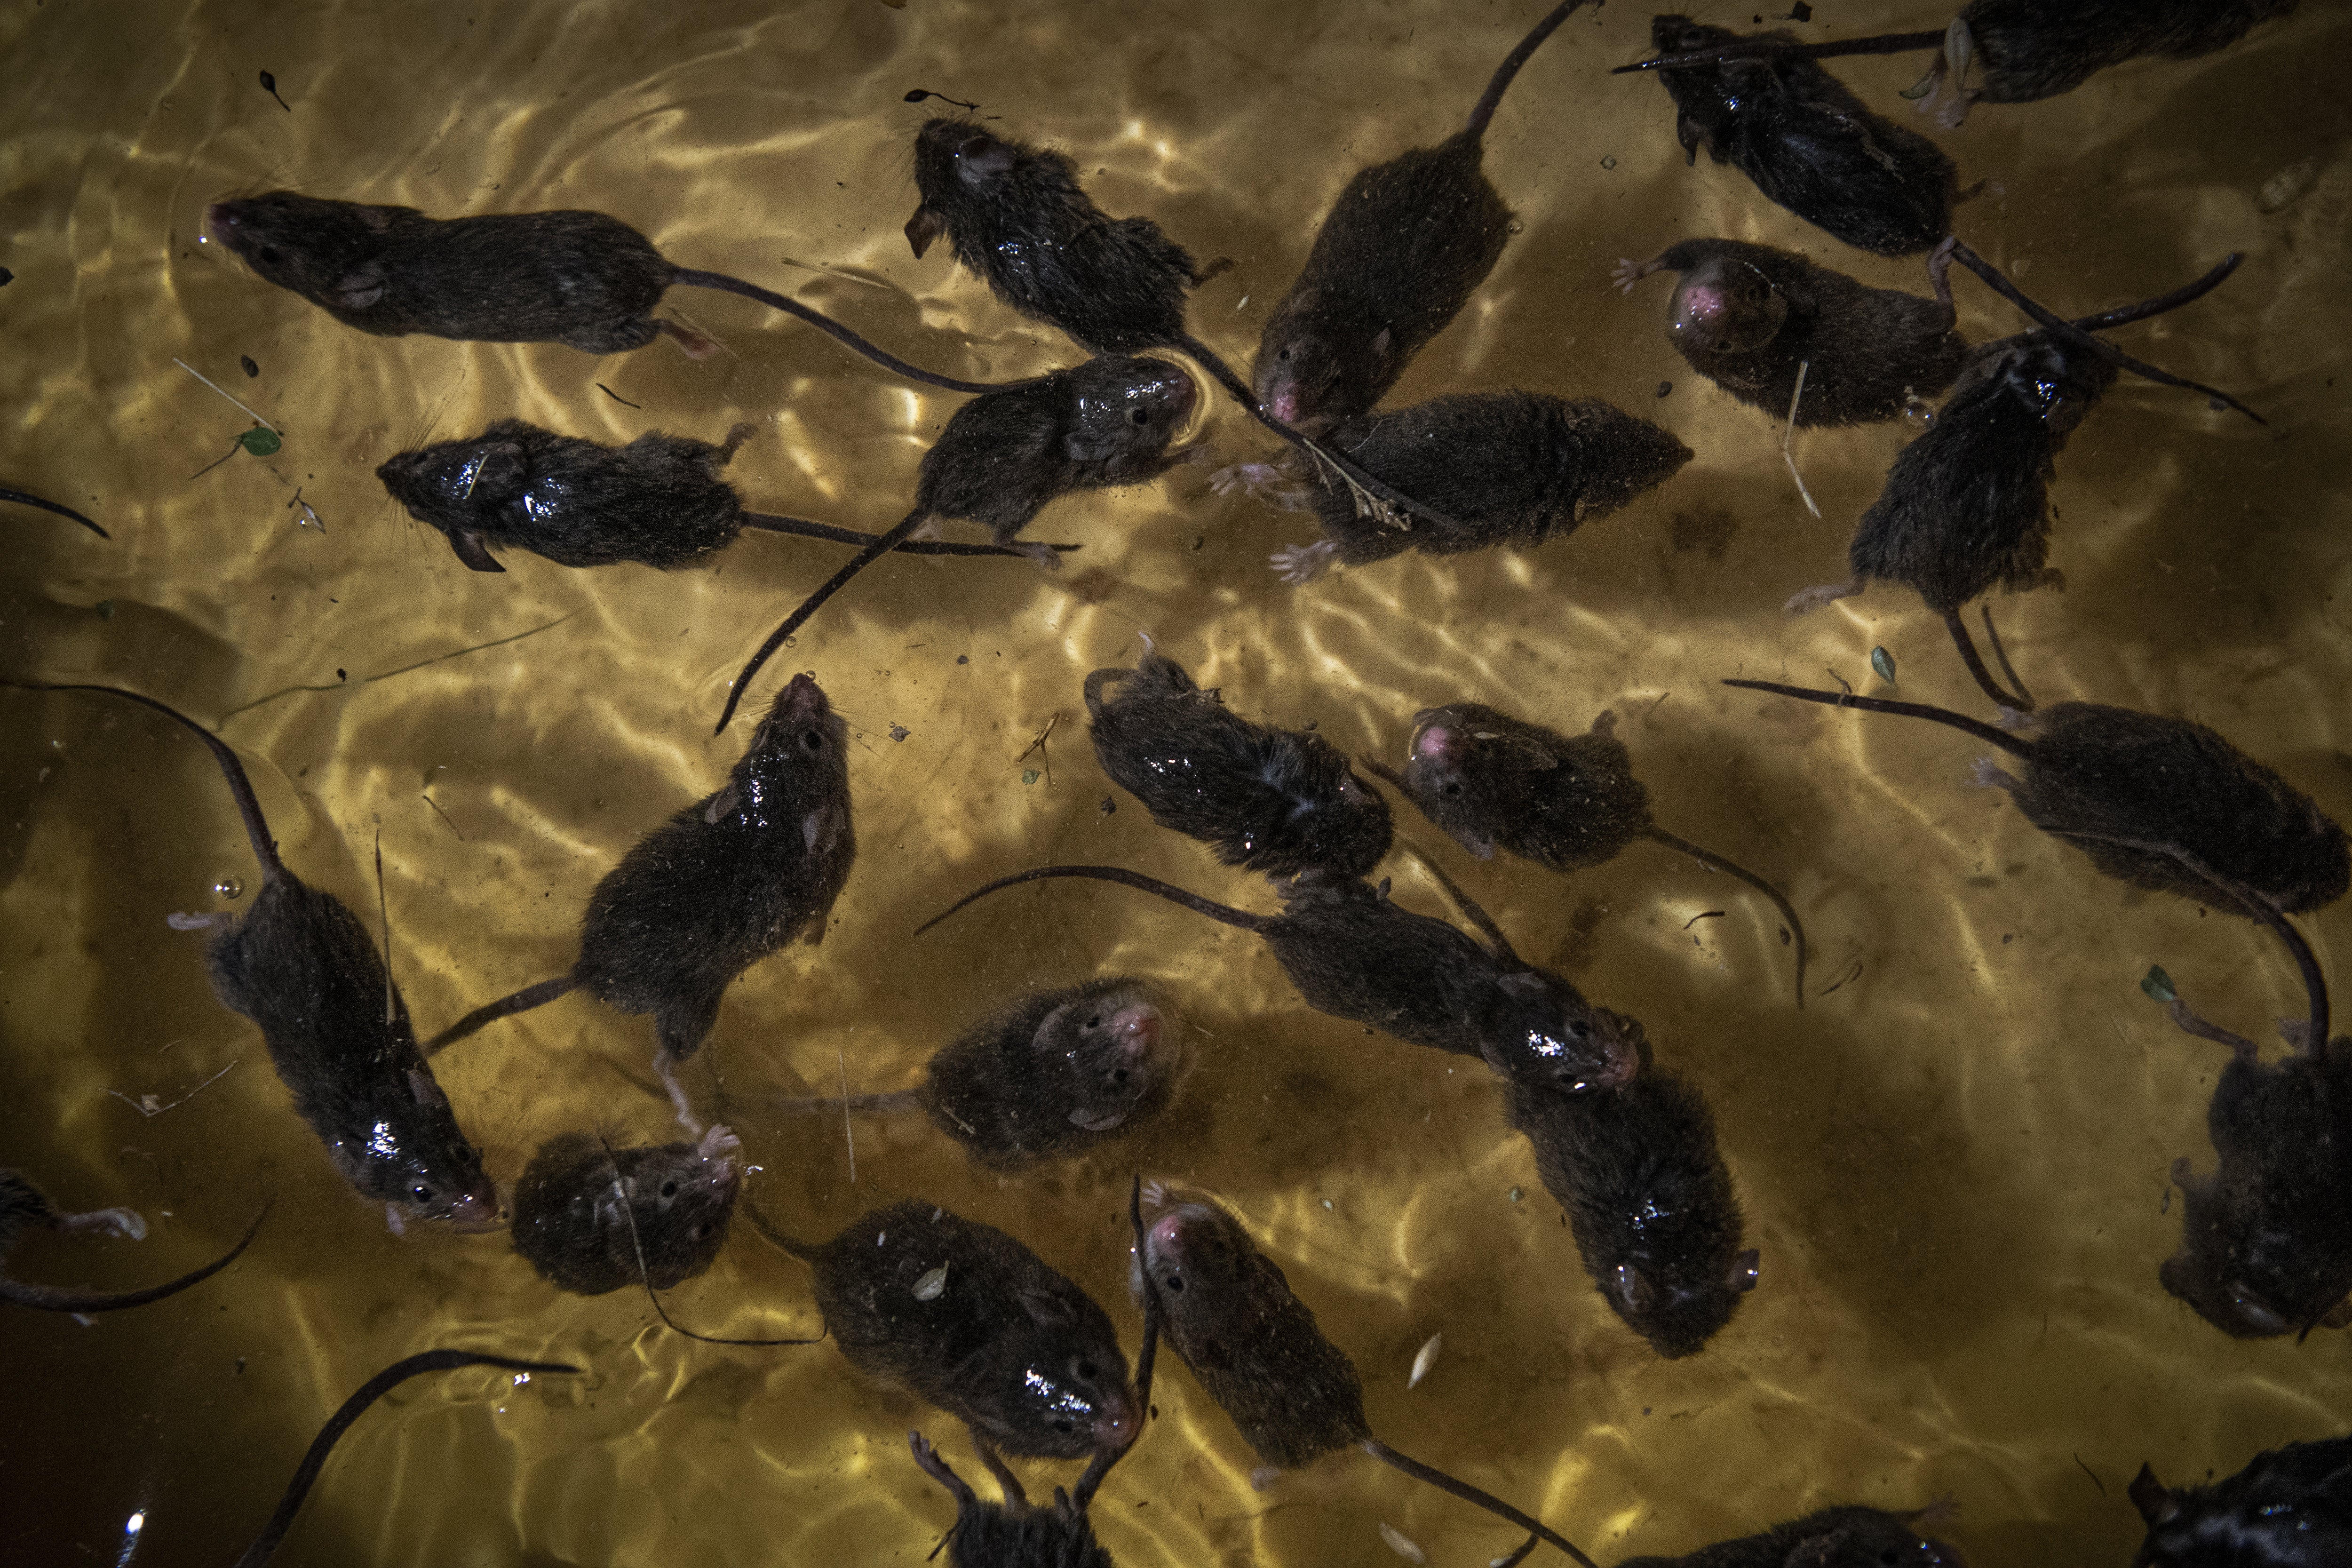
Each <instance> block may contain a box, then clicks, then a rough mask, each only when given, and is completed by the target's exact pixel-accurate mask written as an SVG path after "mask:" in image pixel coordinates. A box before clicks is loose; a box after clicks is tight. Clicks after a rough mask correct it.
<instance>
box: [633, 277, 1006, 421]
mask: <svg viewBox="0 0 2352 1568" xmlns="http://www.w3.org/2000/svg"><path fill="white" fill-rule="evenodd" d="M670 281H671V282H673V283H683V284H685V285H686V286H687V287H688V288H689V289H724V290H726V291H727V292H728V293H730V294H740V295H742V296H743V297H744V298H745V299H747V300H758V301H760V303H761V304H762V305H765V306H767V307H768V308H769V309H771V310H782V311H783V312H784V314H786V315H788V316H798V317H799V318H800V319H801V320H802V321H806V322H807V323H808V324H809V325H810V326H812V327H814V328H815V329H816V330H817V331H821V332H824V333H826V334H827V335H829V336H830V337H832V338H833V340H834V341H835V342H838V343H840V344H841V345H842V346H843V347H845V348H846V349H848V350H849V351H850V352H851V353H859V354H863V355H865V356H866V358H867V359H870V360H872V361H873V362H874V363H876V364H878V365H880V366H881V367H882V368H883V369H885V370H887V371H890V372H893V373H894V374H898V375H903V376H905V377H906V378H907V379H908V381H919V382H921V383H922V384H924V385H926V386H938V387H944V388H946V389H947V390H948V391H950V392H1003V391H1004V390H1005V389H1006V388H1007V387H1013V386H1026V385H1028V384H1029V382H1030V381H1033V380H1034V379H1036V378H1035V377H1034V376H1033V377H1029V378H1027V379H1026V380H1022V381H959V380H957V379H956V378H955V377H954V376H951V375H940V374H938V373H936V372H934V371H928V370H925V369H923V368H922V367H921V366H919V365H911V364H908V363H907V362H906V361H905V360H902V359H900V358H899V357H898V355H897V354H894V353H890V352H889V351H888V350H887V349H884V348H882V347H880V346H878V345H877V344H875V343H870V342H866V340H865V339H864V338H861V337H859V336H858V335H857V334H856V332H853V331H850V330H849V329H848V328H847V327H845V326H843V325H842V324H841V323H840V322H839V321H835V320H834V319H833V318H832V317H831V316H828V315H826V314H824V312H823V311H821V310H810V309H809V308H808V307H807V306H806V305H803V304H802V303H801V302H800V301H799V300H792V299H787V298H785V297H784V296H783V295H782V294H779V293H777V292H775V291H774V290H773V289H762V288H761V287H760V286H759V285H758V284H757V283H746V282H744V281H743V279H740V278H730V277H728V276H727V275H726V274H725V273H724V272H701V271H698V270H696V269H695V268H691V267H681V268H678V269H677V273H676V274H675V275H674V276H673V277H672V278H671V279H670Z"/></svg>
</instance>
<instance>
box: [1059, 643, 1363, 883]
mask: <svg viewBox="0 0 2352 1568" xmlns="http://www.w3.org/2000/svg"><path fill="white" fill-rule="evenodd" d="M1086 697H1087V734H1088V736H1089V737H1091V738H1092V740H1093V741H1094V744H1095V760H1096V761H1097V762H1098V763H1101V764H1102V770H1103V772H1104V773H1108V774H1109V775H1110V780H1111V782H1112V783H1113V784H1117V785H1118V786H1119V787H1120V788H1121V789H1123V790H1125V791H1127V792H1128V794H1129V795H1133V796H1135V797H1136V798H1137V799H1138V800H1139V801H1141V802H1142V803H1143V808H1144V809H1145V810H1146V811H1149V812H1150V814H1151V820H1152V821H1154V822H1156V823H1158V824H1159V825H1160V826H1162V827H1165V828H1169V829H1171V830H1172V831H1174V832H1177V833H1181V834H1183V835H1184V836H1185V837H1189V838H1197V839H1199V840H1200V841H1201V842H1202V843H1203V844H1206V845H1208V846H1209V847H1212V848H1213V849H1214V850H1216V852H1217V858H1218V859H1220V860H1222V861H1223V862H1224V863H1225V864H1226V865H1228V866H1245V867H1247V868H1249V869H1251V870H1253V871H1263V872H1265V874H1266V875H1267V876H1270V877H1276V878H1280V877H1288V876H1293V875H1296V874H1297V873H1298V872H1300V871H1304V870H1307V869H1308V868H1322V869H1324V870H1327V871H1331V872H1335V873H1337V874H1338V875H1340V876H1343V877H1360V876H1363V875H1364V874H1365V873H1367V872H1369V871H1370V870H1371V868H1373V867H1375V866H1377V865H1379V864H1380V863H1381V857H1382V856H1384V855H1386V854H1387V853H1388V852H1389V839H1390V835H1391V828H1390V823H1389V804H1388V802H1387V801H1386V800H1385V799H1383V798H1382V797H1381V794H1380V792H1379V791H1378V790H1375V789H1373V788H1371V787H1370V785H1368V784H1365V783H1364V781H1363V780H1361V779H1360V778H1358V777H1357V776H1356V774H1355V773H1354V771H1353V770H1352V769H1351V768H1349V765H1348V756H1347V753H1346V752H1342V751H1340V750H1339V748H1338V747H1337V746H1334V745H1333V744H1331V742H1328V741H1327V740H1325V739H1323V737H1322V736H1320V735H1317V734H1313V733H1310V732H1309V731H1304V730H1276V729H1275V728H1273V727H1272V726H1270V725H1266V724H1255V723H1252V722H1251V721H1249V720H1247V719H1244V718H1243V717H1241V715H1239V714H1237V713H1235V712H1234V710H1232V709H1230V708H1227V707H1226V706H1225V704H1224V700H1223V696H1222V694H1221V693H1219V692H1215V691H1203V690H1202V689H1200V688H1199V687H1198V686H1196V685H1194V684H1193V682H1192V677H1191V676H1189V675H1187V674H1185V673H1184V668H1183V667H1182V666H1181V665H1180V664H1178V663H1177V662H1176V661H1175V660H1174V659H1172V658H1169V657H1168V656H1167V655H1166V654H1164V653H1161V652H1160V651H1159V650H1158V649H1157V648H1155V647H1152V646H1151V642H1150V638H1149V637H1147V638H1145V639H1144V655H1143V658H1142V660H1141V662H1140V663H1139V664H1138V665H1137V666H1136V667H1135V668H1133V669H1122V668H1117V667H1113V668H1108V669H1097V670H1096V671H1095V672H1094V673H1093V674H1091V675H1089V676H1087V687H1086Z"/></svg>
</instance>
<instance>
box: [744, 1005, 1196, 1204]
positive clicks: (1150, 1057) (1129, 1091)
mask: <svg viewBox="0 0 2352 1568" xmlns="http://www.w3.org/2000/svg"><path fill="white" fill-rule="evenodd" d="M1191 1066H1192V1052H1191V1051H1190V1050H1189V1049H1187V1048H1186V1046H1185V1043H1184V1037H1183V1033H1182V1031H1181V1029H1180V1028H1179V1027H1178V1026H1177V1024H1176V1021H1175V1020H1174V1019H1173V1018H1171V1017H1170V1016H1169V1015H1168V1012H1167V1010H1166V1009H1165V1008H1164V1007H1163V1006H1162V1005H1160V1002H1159V1001H1158V999H1157V998H1156V996H1155V995H1154V994H1153V992H1152V991H1151V989H1150V987H1149V986H1147V985H1146V984H1144V983H1143V982H1142V981H1139V980H1136V979H1133V978H1131V977H1129V976H1128V975H1123V974H1121V975H1111V976H1108V977H1107V978H1104V979H1101V980H1090V981H1087V983H1086V984H1083V985H1071V986H1066V987H1063V988H1062V989H1060V990H1055V991H1038V992H1033V993H1031V994H1029V995H1026V996H1024V997H1022V998H1020V999H1019V1000H1018V1001H1015V1002H1013V1003H1012V1004H1010V1005H1006V1006H1004V1007H1001V1008H999V1009H997V1011H996V1012H994V1013H992V1014H991V1015H990V1016H988V1017H986V1018H984V1019H982V1020H981V1022H979V1023H977V1024H975V1025H973V1026H971V1028H969V1029H967V1030H965V1031H964V1032H963V1033H962V1034H961V1035H959V1036H957V1037H955V1038H954V1039H953V1040H951V1041H950V1042H949V1043H948V1044H946V1045H944V1046H942V1047H940V1049H939V1051H938V1052H937V1054H935V1055H934V1056H933V1057H932V1058H931V1059H930V1065H929V1069H928V1071H927V1073H926V1075H925V1078H924V1081H923V1082H922V1084H921V1085H920V1086H919V1087H918V1088H915V1089H900V1090H898V1092H896V1093H892V1094H856V1095H848V1096H838V1095H836V1096H835V1097H833V1098H831V1099H825V1098H823V1097H821V1096H812V1097H808V1098H805V1099H796V1100H784V1101H782V1109H783V1110H789V1111H798V1112H815V1111H825V1110H868V1111H897V1110H916V1109H920V1110H922V1111H923V1112H924V1113H925V1114H927V1115H928V1116H929V1117H930V1119H931V1121H932V1122H933V1123H934V1124H935V1125H937V1126H938V1128H939V1130H940V1131H942V1132H944V1133H946V1134H947V1135H948V1136H949V1137H950V1138H952V1139H954V1140H955V1141H956V1142H959V1143H961V1144H962V1145H963V1146H964V1149H965V1151H966V1152H968V1153H970V1154H971V1157H972V1158H973V1159H975V1160H977V1161H979V1162H980V1163H982V1165H985V1166H987V1167H988V1168H989V1169H991V1170H993V1171H1018V1170H1024V1169H1026V1168H1027V1167H1029V1166H1032V1165H1035V1164H1038V1163H1041V1162H1043V1161H1046V1160H1065V1159H1074V1158H1076V1157H1077V1156H1078V1155H1081V1154H1084V1153H1086V1152H1087V1151H1089V1150H1091V1149H1093V1148H1095V1147H1097V1145H1099V1144H1103V1143H1108V1142H1111V1141H1112V1140H1114V1139H1118V1138H1124V1137H1126V1136H1127V1135H1128V1134H1129V1133H1131V1132H1133V1131H1135V1130H1136V1129H1137V1128H1139V1127H1140V1126H1142V1125H1144V1124H1145V1123H1147V1122H1149V1121H1151V1119H1152V1118H1154V1117H1156V1116H1158V1115H1159V1114H1160V1112H1161V1111H1163V1110H1167V1109H1168V1105H1169V1102H1170V1101H1171V1100H1174V1099H1175V1097H1176V1088H1177V1085H1178V1084H1180V1083H1181V1082H1182V1081H1183V1078H1184V1074H1185V1072H1186V1071H1187V1069H1189V1068H1190V1067H1191Z"/></svg>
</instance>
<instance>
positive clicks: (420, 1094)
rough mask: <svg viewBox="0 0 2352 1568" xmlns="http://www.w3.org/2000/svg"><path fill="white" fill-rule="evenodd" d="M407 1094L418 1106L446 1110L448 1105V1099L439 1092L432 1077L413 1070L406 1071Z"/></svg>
mask: <svg viewBox="0 0 2352 1568" xmlns="http://www.w3.org/2000/svg"><path fill="white" fill-rule="evenodd" d="M408 1092H409V1094H410V1095H411V1096H412V1097H413V1098H414V1099H415V1101H416V1103H417V1104H419V1105H431V1106H437V1107H441V1108H444V1109H446V1107H447V1106H448V1103H449V1097H448V1096H447V1095H446V1094H443V1093H442V1092H441V1086H440V1085H439V1084H437V1083H436V1082H434V1081H433V1075H432V1074H431V1073H429V1072H421V1071H419V1070H418V1069H416V1068H409V1069H408Z"/></svg>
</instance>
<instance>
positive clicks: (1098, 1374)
mask: <svg viewBox="0 0 2352 1568" xmlns="http://www.w3.org/2000/svg"><path fill="white" fill-rule="evenodd" d="M954 1287H955V1277H954V1275H953V1274H952V1273H950V1275H949V1277H948V1288H949V1289H954ZM980 1363H985V1368H984V1370H981V1369H980ZM972 1364H973V1366H974V1368H975V1369H976V1371H978V1375H976V1376H975V1377H974V1378H973V1380H972V1382H971V1386H969V1387H968V1388H967V1389H966V1390H965V1391H964V1393H963V1395H962V1401H961V1404H960V1405H958V1406H957V1408H958V1411H959V1413H960V1414H961V1415H964V1416H965V1417H966V1418H967V1419H969V1420H970V1421H971V1424H972V1426H973V1429H974V1430H975V1431H976V1432H978V1433H979V1434H980V1435H981V1436H983V1437H985V1438H987V1439H989V1440H990V1441H992V1442H994V1443H995V1444H996V1445H997V1446H998V1447H1003V1448H1004V1449H1006V1450H1007V1451H1009V1452H1012V1453H1015V1454H1027V1455H1034V1456H1035V1457H1037V1458H1056V1459H1079V1458H1087V1457H1088V1456H1089V1455H1093V1454H1097V1453H1107V1452H1116V1451H1118V1450H1119V1449H1122V1448H1124V1447H1127V1446H1128V1445H1129V1443H1132V1442H1134V1441H1135V1437H1136V1434H1137V1433H1138V1432H1139V1431H1140V1430H1141V1429H1142V1420H1141V1416H1140V1415H1139V1412H1138V1410H1137V1409H1136V1398H1135V1390H1134V1387H1133V1386H1132V1385H1131V1384H1129V1382H1128V1376H1127V1354H1126V1352H1123V1351H1121V1350H1120V1349H1119V1345H1118V1334H1117V1333H1116V1332H1115V1331H1113V1330H1112V1328H1111V1325H1110V1319H1109V1318H1108V1316H1107V1315H1106V1314H1105V1313H1104V1311H1103V1310H1102V1309H1101V1308H1100V1307H1099V1306H1097V1305H1096V1304H1095V1302H1094V1300H1093V1299H1092V1298H1090V1297H1089V1296H1087V1293H1086V1292H1085V1291H1083V1290H1081V1289H1078V1288H1077V1286H1076V1285H1074V1284H1072V1283H1071V1282H1070V1281H1068V1280H1067V1279H1059V1278H1058V1277H1057V1278H1055V1279H1051V1280H1045V1279H1034V1280H1032V1281H1031V1282H1030V1283H1029V1284H1028V1286H1027V1287H1026V1288H1024V1289H1023V1290H1022V1291H1021V1292H1020V1294H1019V1296H1018V1297H1017V1299H1016V1300H1015V1301H1014V1302H1013V1304H1012V1306H1011V1308H1010V1310H1009V1311H1008V1312H1007V1313H1006V1315H1005V1317H1004V1318H1003V1320H1002V1321H1000V1323H999V1325H998V1330H997V1335H996V1341H995V1345H994V1347H993V1348H992V1350H990V1351H987V1352H982V1353H981V1354H979V1355H977V1356H975V1358H974V1361H973V1363H972Z"/></svg>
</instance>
